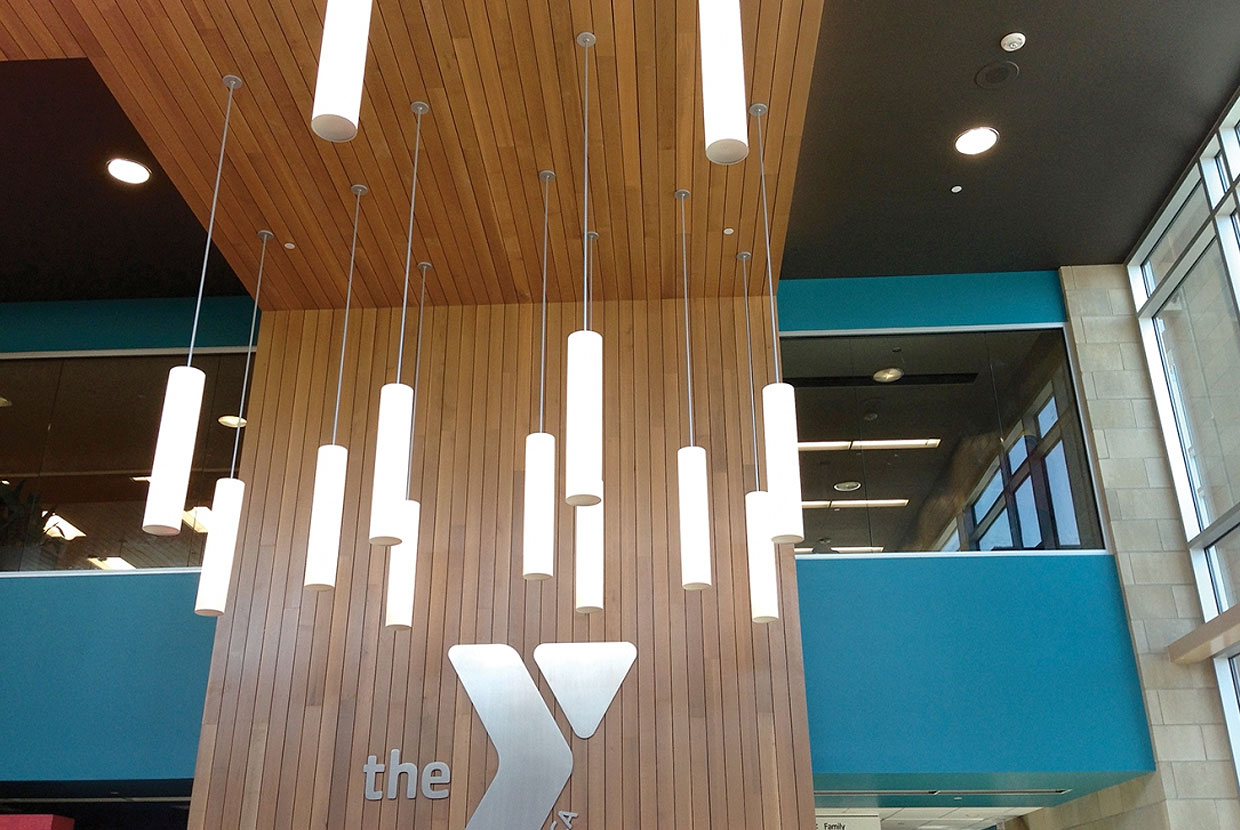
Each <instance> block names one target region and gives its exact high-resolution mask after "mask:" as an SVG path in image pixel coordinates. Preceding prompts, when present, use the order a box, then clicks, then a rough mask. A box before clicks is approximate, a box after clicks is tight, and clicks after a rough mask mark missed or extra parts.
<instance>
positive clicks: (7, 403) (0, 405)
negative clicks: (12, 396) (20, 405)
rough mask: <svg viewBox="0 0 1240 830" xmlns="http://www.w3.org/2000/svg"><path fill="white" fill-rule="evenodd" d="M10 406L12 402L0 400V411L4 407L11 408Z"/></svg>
mask: <svg viewBox="0 0 1240 830" xmlns="http://www.w3.org/2000/svg"><path fill="white" fill-rule="evenodd" d="M12 405H13V402H12V401H11V400H9V399H8V398H0V409H3V408H4V407H6V406H12Z"/></svg>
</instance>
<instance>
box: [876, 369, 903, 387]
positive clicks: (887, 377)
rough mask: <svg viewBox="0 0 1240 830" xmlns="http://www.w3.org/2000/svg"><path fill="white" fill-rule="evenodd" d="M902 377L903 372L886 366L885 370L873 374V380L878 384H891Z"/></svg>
mask: <svg viewBox="0 0 1240 830" xmlns="http://www.w3.org/2000/svg"><path fill="white" fill-rule="evenodd" d="M902 377H904V370H903V369H899V368H897V367H895V366H888V367H887V368H886V369H879V370H878V371H877V372H875V373H874V379H875V380H876V381H878V382H879V383H892V382H893V381H897V380H899V379H900V378H902Z"/></svg>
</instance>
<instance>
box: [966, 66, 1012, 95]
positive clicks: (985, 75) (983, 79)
mask: <svg viewBox="0 0 1240 830" xmlns="http://www.w3.org/2000/svg"><path fill="white" fill-rule="evenodd" d="M1019 74H1020V67H1019V66H1017V65H1016V64H1015V63H1013V62H1012V61H995V62H994V63H988V64H986V65H985V66H983V67H982V68H981V69H979V70H978V71H977V74H976V75H974V76H973V83H975V84H977V85H978V86H980V87H981V88H982V89H998V88H999V87H1001V86H1003V85H1004V84H1006V83H1008V82H1009V81H1013V80H1015V79H1016V76H1018V75H1019Z"/></svg>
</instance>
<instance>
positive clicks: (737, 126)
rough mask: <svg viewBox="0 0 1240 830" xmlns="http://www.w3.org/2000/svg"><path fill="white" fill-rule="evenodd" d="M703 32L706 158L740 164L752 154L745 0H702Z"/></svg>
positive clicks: (700, 10) (700, 6)
mask: <svg viewBox="0 0 1240 830" xmlns="http://www.w3.org/2000/svg"><path fill="white" fill-rule="evenodd" d="M698 32H699V33H700V35H701V39H700V40H701V55H702V125H703V127H704V132H705V135H706V158H708V159H710V160H711V161H712V162H714V163H715V164H735V163H736V162H738V161H741V160H742V159H744V158H745V156H747V155H749V131H748V129H747V128H748V124H747V123H746V119H745V45H744V43H743V42H742V40H741V4H740V0H698Z"/></svg>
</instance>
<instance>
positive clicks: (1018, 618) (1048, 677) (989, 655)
mask: <svg viewBox="0 0 1240 830" xmlns="http://www.w3.org/2000/svg"><path fill="white" fill-rule="evenodd" d="M797 583H798V584H797V587H798V594H799V599H800V608H801V639H802V643H803V649H804V656H805V680H806V695H807V701H808V706H809V720H810V748H811V754H812V760H813V771H814V780H815V789H817V790H824V789H831V790H838V789H925V788H927V787H935V788H939V787H953V788H956V789H992V788H996V787H998V788H1004V789H1011V788H1036V789H1044V788H1058V787H1067V788H1071V789H1072V792H1071V793H1069V794H1068V795H1067V796H1062V797H1047V798H1046V800H1045V802H1044V803H1054V802H1056V801H1062V800H1066V799H1067V798H1076V797H1078V796H1080V795H1084V794H1085V793H1087V792H1091V791H1092V790H1094V789H1099V788H1100V787H1102V786H1107V785H1110V784H1113V783H1118V782H1119V781H1122V780H1125V779H1127V778H1131V777H1135V776H1136V775H1139V774H1142V773H1144V772H1148V771H1151V770H1153V769H1154V761H1153V754H1152V750H1151V747H1150V737H1149V729H1148V726H1147V725H1146V716H1145V708H1144V704H1143V701H1142V698H1141V692H1140V686H1139V684H1138V680H1137V672H1136V662H1135V659H1134V657H1133V653H1132V644H1131V640H1130V636H1129V632H1128V625H1127V621H1126V617H1125V614H1124V607H1123V600H1122V596H1121V593H1120V585H1119V577H1118V574H1117V573H1116V570H1115V562H1114V559H1113V558H1112V557H1110V556H1107V555H1094V556H1003V557H999V556H968V557H930V558H895V557H889V558H856V559H839V558H836V559H809V560H807V559H802V560H799V561H798V562H797ZM1018 800H1019V799H1018ZM924 801H925V799H924V798H922V799H921V801H920V802H917V801H916V800H914V802H911V803H922V802H924ZM883 803H884V804H891V806H896V805H897V804H898V803H899V802H898V801H886V802H883ZM965 803H966V804H969V803H972V804H990V803H1002V802H995V801H994V800H993V798H992V799H991V800H985V799H983V800H981V801H979V800H977V799H970V801H969V802H965ZM1024 803H1029V802H1028V799H1026V802H1024ZM1034 803H1036V802H1034ZM957 806H959V802H957Z"/></svg>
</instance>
